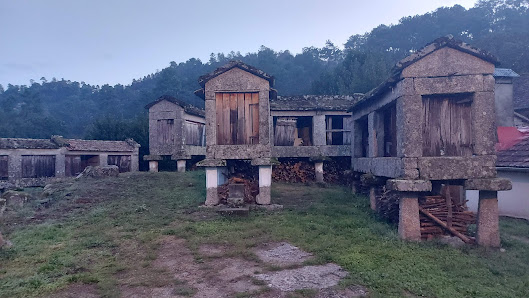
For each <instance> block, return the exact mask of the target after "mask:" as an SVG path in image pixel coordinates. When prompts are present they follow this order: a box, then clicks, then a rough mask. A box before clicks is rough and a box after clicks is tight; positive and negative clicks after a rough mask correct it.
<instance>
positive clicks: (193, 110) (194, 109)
mask: <svg viewBox="0 0 529 298" xmlns="http://www.w3.org/2000/svg"><path fill="white" fill-rule="evenodd" d="M164 100H167V101H169V102H172V103H174V104H176V105H179V106H181V107H182V108H184V111H185V112H186V113H188V114H190V115H195V116H199V117H204V116H205V115H206V113H205V111H204V110H202V109H200V108H197V107H195V106H193V105H190V104H188V103H186V102H185V101H183V100H180V99H178V98H175V97H172V96H170V95H162V96H160V97H158V99H156V100H155V101H153V102H151V103H150V104H148V105H146V106H145V108H146V109H149V108H150V107H152V106H154V105H155V104H157V103H159V102H161V101H164Z"/></svg>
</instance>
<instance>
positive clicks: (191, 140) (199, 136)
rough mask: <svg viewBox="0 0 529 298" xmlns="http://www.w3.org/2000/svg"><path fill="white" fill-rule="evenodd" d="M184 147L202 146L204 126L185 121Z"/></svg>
mask: <svg viewBox="0 0 529 298" xmlns="http://www.w3.org/2000/svg"><path fill="white" fill-rule="evenodd" d="M184 128H185V134H186V145H192V146H202V140H203V139H204V124H202V123H198V122H193V121H186V122H185V125H184Z"/></svg>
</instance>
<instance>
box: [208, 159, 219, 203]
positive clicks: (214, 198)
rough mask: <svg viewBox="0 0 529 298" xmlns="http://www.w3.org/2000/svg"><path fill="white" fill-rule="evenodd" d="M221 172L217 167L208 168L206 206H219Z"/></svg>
mask: <svg viewBox="0 0 529 298" xmlns="http://www.w3.org/2000/svg"><path fill="white" fill-rule="evenodd" d="M218 175H219V171H218V170H217V168H216V167H207V168H206V203H205V205H206V206H215V205H218V204H219V196H218V194H217V186H218V185H219V184H218V183H219V177H218Z"/></svg>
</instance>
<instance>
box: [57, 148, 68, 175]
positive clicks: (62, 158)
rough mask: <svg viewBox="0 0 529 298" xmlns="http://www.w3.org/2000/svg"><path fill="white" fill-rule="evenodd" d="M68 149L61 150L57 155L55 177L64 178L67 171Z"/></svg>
mask: <svg viewBox="0 0 529 298" xmlns="http://www.w3.org/2000/svg"><path fill="white" fill-rule="evenodd" d="M65 163H66V148H61V149H59V150H58V151H57V155H55V177H64V176H65V171H66V168H65V167H66V164H65Z"/></svg>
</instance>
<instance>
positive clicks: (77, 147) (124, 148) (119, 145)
mask: <svg viewBox="0 0 529 298" xmlns="http://www.w3.org/2000/svg"><path fill="white" fill-rule="evenodd" d="M64 141H65V142H66V143H67V145H66V149H68V150H69V151H96V152H133V151H134V150H135V149H136V148H137V147H139V146H140V145H139V144H138V143H136V142H134V140H132V139H129V140H126V141H100V140H76V139H65V140H64Z"/></svg>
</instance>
